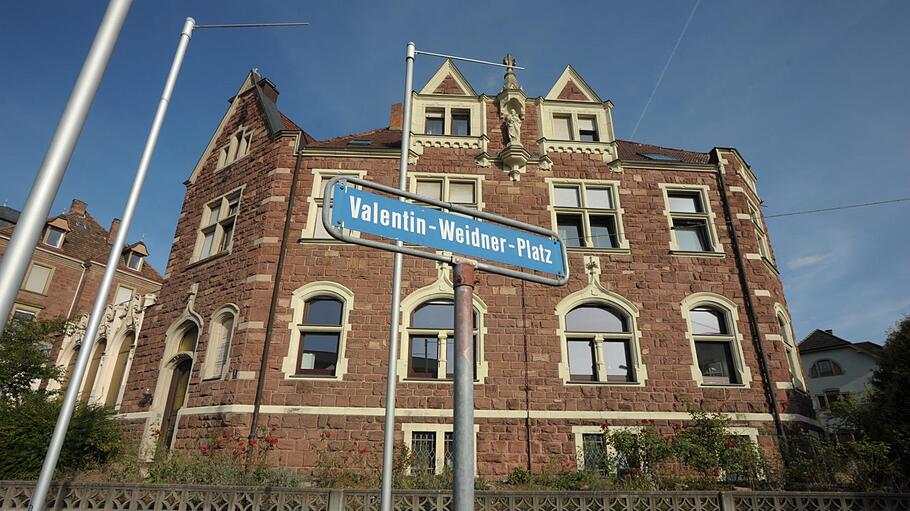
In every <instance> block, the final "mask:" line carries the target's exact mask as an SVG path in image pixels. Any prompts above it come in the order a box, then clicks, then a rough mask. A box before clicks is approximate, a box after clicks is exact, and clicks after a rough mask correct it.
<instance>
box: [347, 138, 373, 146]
mask: <svg viewBox="0 0 910 511" xmlns="http://www.w3.org/2000/svg"><path fill="white" fill-rule="evenodd" d="M372 143H373V140H372V139H369V138H355V139H353V140H351V141H350V142H348V145H358V146H367V145H370V144H372Z"/></svg>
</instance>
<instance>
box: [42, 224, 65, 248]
mask: <svg viewBox="0 0 910 511" xmlns="http://www.w3.org/2000/svg"><path fill="white" fill-rule="evenodd" d="M69 231H70V226H69V222H67V221H66V218H64V217H62V216H58V217H57V218H54V219H53V220H51V221H50V222H48V223H47V226H45V228H44V236H43V237H42V238H41V241H42V243H44V244H45V245H47V246H49V247H54V248H63V242H64V240H65V238H66V233H68V232H69Z"/></svg>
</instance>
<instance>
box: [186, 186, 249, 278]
mask: <svg viewBox="0 0 910 511" xmlns="http://www.w3.org/2000/svg"><path fill="white" fill-rule="evenodd" d="M239 211H240V190H237V191H235V192H231V193H229V194H227V195H222V196H221V197H219V198H217V199H215V200H214V201H212V202H210V203H208V204H206V205H205V208H204V210H203V212H202V224H201V226H200V227H199V235H198V241H197V248H196V257H195V260H197V261H198V260H200V259H205V258H208V257H213V256H216V255H219V254H224V253H227V252H229V251H230V250H231V247H232V246H233V243H234V227H235V226H236V223H237V213H238V212H239Z"/></svg>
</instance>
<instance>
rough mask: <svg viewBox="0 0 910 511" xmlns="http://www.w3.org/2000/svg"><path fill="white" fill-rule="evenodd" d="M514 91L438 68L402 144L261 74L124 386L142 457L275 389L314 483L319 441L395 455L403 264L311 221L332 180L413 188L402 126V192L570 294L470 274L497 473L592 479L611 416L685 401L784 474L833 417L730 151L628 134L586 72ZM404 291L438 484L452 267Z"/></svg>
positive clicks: (406, 414)
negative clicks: (301, 117)
mask: <svg viewBox="0 0 910 511" xmlns="http://www.w3.org/2000/svg"><path fill="white" fill-rule="evenodd" d="M504 78H505V80H504V84H503V87H502V89H501V90H500V91H498V92H494V93H492V94H483V93H477V92H475V91H474V89H473V87H472V86H471V85H470V84H469V83H468V82H467V80H466V79H465V78H464V76H463V75H462V74H461V73H460V72H459V71H458V68H457V67H456V66H455V64H454V63H453V62H451V61H446V62H444V63H443V65H442V66H441V67H440V68H439V70H438V71H437V72H436V74H435V75H434V76H433V77H432V78H430V80H429V81H428V82H427V83H426V84H425V85H424V86H423V87H421V88H420V90H418V91H414V92H413V116H412V119H411V123H410V125H409V126H403V124H404V121H403V119H402V109H401V106H400V105H393V106H392V109H391V115H390V119H389V125H388V126H386V127H379V128H376V129H372V130H369V131H365V132H362V133H356V134H349V135H344V136H339V137H334V138H331V139H328V140H324V141H318V140H315V139H314V138H313V137H311V136H310V135H308V134H307V133H306V132H304V131H303V130H302V129H301V128H300V126H299V125H298V124H297V123H294V122H291V121H290V120H289V119H288V118H287V116H285V115H283V114H281V112H280V111H279V110H278V107H277V98H278V90H277V88H276V87H275V84H273V83H272V82H271V81H269V80H268V79H266V78H263V77H262V76H260V75H259V74H258V72H256V71H252V72H250V73H249V74H248V75H247V76H246V77H245V79H244V81H243V83H242V84H241V86H240V88H239V90H238V91H237V93H236V94H235V95H234V96H233V97H232V98H231V99H230V100H229V105H228V107H227V111H226V112H225V114H224V116H223V117H222V119H221V120H220V122H219V123H218V125H217V128H216V130H215V132H214V134H213V135H212V137H211V139H210V141H209V143H208V145H207V147H206V149H205V151H204V152H203V154H202V155H201V157H200V159H199V161H198V163H197V164H196V165H195V167H194V168H193V169H192V171H191V172H190V177H189V179H187V181H186V183H185V185H186V195H185V198H184V203H183V208H182V211H181V213H180V217H179V220H178V224H177V229H176V233H175V238H174V243H173V246H172V249H171V254H170V257H169V259H168V266H167V270H166V273H165V282H164V285H163V287H162V289H161V292H160V293H159V300H158V304H157V305H156V306H155V307H153V308H152V309H150V312H149V314H148V317H147V318H146V327H144V328H143V331H142V333H141V334H140V340H139V342H138V348H137V352H136V357H135V360H136V363H135V364H133V366H132V369H131V371H130V372H129V379H128V382H127V385H126V390H125V392H124V393H123V397H122V405H121V408H120V411H121V414H120V417H121V418H122V420H123V422H124V424H125V425H126V426H127V427H128V428H131V429H132V430H133V431H134V432H135V433H136V434H137V436H139V435H140V434H141V435H142V437H143V453H144V454H145V455H146V456H151V455H152V453H154V451H155V450H160V449H171V448H175V449H193V448H195V446H198V445H199V441H200V440H201V439H203V438H209V437H211V436H212V435H216V436H217V435H223V436H225V437H231V436H233V435H239V436H241V437H246V435H248V434H249V433H250V430H249V428H250V421H251V415H252V413H253V410H254V407H255V405H256V404H257V403H256V402H255V399H256V395H257V387H259V385H261V389H262V394H261V396H262V400H261V401H260V403H259V404H261V405H262V407H261V409H260V411H261V417H260V419H259V420H260V422H259V425H260V426H266V425H268V426H270V427H273V428H276V430H277V432H276V433H274V434H275V435H278V436H279V437H281V439H282V444H281V445H282V446H283V447H282V448H281V450H280V451H276V452H274V453H272V454H270V456H273V459H274V461H275V462H276V463H279V464H281V465H283V466H288V467H292V468H296V469H300V470H310V469H312V468H314V466H315V465H316V464H317V463H318V452H319V450H320V448H321V447H320V446H321V445H322V444H321V442H323V441H324V436H323V435H324V433H325V432H326V431H332V432H333V433H334V435H336V436H334V437H333V438H337V439H339V440H340V441H344V442H346V443H347V444H348V445H359V446H363V448H364V449H369V450H371V451H373V452H375V453H378V452H380V451H381V449H382V446H381V444H382V438H383V434H382V420H381V417H382V415H383V412H384V410H383V406H384V402H385V396H384V395H383V393H384V390H385V383H386V375H387V371H388V367H387V363H388V362H387V360H388V344H387V343H388V332H389V312H390V310H389V309H390V306H391V303H390V290H391V282H390V280H391V266H392V256H391V255H390V254H388V253H384V252H379V251H376V250H373V249H368V248H366V247H362V246H357V245H351V244H346V243H341V242H339V241H337V240H335V239H334V238H331V237H330V236H329V235H328V234H327V233H326V231H325V229H324V228H323V224H322V221H321V214H320V213H321V211H322V210H323V207H324V206H325V202H324V199H323V195H322V194H323V189H324V185H325V183H326V182H327V181H328V180H329V179H331V178H332V177H334V176H339V175H341V176H357V177H361V178H363V179H367V180H370V181H374V182H378V183H380V184H383V185H387V186H393V187H397V185H398V174H399V150H400V147H401V141H402V130H403V129H409V130H410V132H411V133H412V134H413V136H412V137H411V146H410V147H409V148H408V152H407V154H408V162H409V171H408V179H409V181H408V183H407V186H408V189H409V190H411V191H412V192H416V193H417V194H419V195H423V196H426V197H433V198H437V199H441V200H443V201H448V202H452V203H457V204H460V205H462V206H465V207H469V208H474V209H479V210H483V211H486V212H490V213H494V214H500V215H504V216H508V217H511V218H514V219H516V220H519V221H523V222H526V223H530V224H534V225H540V226H544V227H547V228H550V229H552V230H554V231H556V232H558V233H559V234H560V235H561V236H562V238H563V239H564V240H565V242H566V244H567V246H568V260H569V264H570V267H571V279H570V281H569V283H568V285H567V286H565V287H561V288H551V287H545V286H542V285H538V284H531V283H522V282H519V281H517V280H513V279H507V278H504V277H501V276H496V275H490V274H484V273H481V272H478V284H477V286H476V289H475V296H474V298H475V301H474V308H475V318H476V320H475V325H476V329H475V351H476V358H475V368H474V369H475V374H476V377H477V382H476V385H475V387H474V389H475V390H474V392H475V394H474V396H475V404H476V417H477V421H476V424H477V429H476V439H477V444H476V445H477V462H478V465H477V471H478V473H479V474H480V475H482V476H503V475H505V474H507V473H508V472H509V471H510V470H512V469H513V468H514V467H516V466H521V467H527V468H534V469H536V468H540V467H542V466H544V465H546V464H547V463H549V462H550V461H551V457H552V456H554V455H558V456H563V457H564V458H565V459H564V460H563V461H565V462H569V463H577V464H578V465H581V466H583V465H584V463H585V459H593V458H596V457H597V453H596V452H588V451H589V450H591V449H593V450H595V451H596V450H597V449H599V448H600V449H602V448H603V445H604V444H603V435H602V430H601V426H600V425H601V424H602V423H603V422H605V421H609V423H610V427H614V426H616V427H624V428H627V429H628V430H630V431H635V430H636V428H639V427H640V425H641V423H642V422H641V421H654V423H655V424H656V426H657V427H658V428H659V429H660V430H661V431H662V432H664V433H666V434H671V433H672V431H673V426H674V425H678V424H679V423H681V422H684V421H686V420H688V419H689V418H690V415H689V410H690V409H691V407H693V406H696V407H698V408H700V409H702V410H705V411H709V412H718V413H724V414H727V416H729V417H730V418H731V420H733V421H734V422H733V425H734V426H735V427H736V430H735V431H736V432H737V433H736V434H739V435H744V436H749V437H750V438H751V439H753V440H754V441H755V442H757V443H758V444H759V445H760V446H761V448H762V449H764V450H765V451H767V452H768V453H769V454H771V455H772V456H773V457H775V458H776V457H778V456H779V454H780V453H779V450H778V448H779V446H778V444H777V439H778V436H777V435H776V434H775V430H776V428H778V426H779V428H780V431H785V430H791V429H799V428H803V427H807V426H808V427H813V426H814V425H817V423H816V422H815V420H814V417H813V411H812V407H811V404H810V403H809V399H808V395H807V394H806V392H805V385H804V383H803V381H804V378H803V375H802V371H801V369H800V365H799V358H798V355H797V352H796V346H795V342H794V340H793V335H792V328H791V326H790V316H789V313H788V311H787V304H786V299H785V297H784V292H783V287H782V285H781V281H780V275H779V273H778V271H777V267H776V264H775V262H774V256H773V253H772V251H771V246H770V242H769V237H768V233H767V231H766V228H765V225H764V221H763V217H762V212H761V209H760V208H759V205H760V204H761V198H760V197H759V195H758V191H757V188H756V177H755V175H754V174H753V171H752V169H751V168H750V167H749V165H748V164H747V163H746V162H745V161H744V160H743V158H742V157H741V156H740V154H739V152H738V151H737V150H735V149H731V148H720V147H716V148H713V149H711V150H710V151H706V152H699V151H686V150H681V149H671V148H666V147H660V146H655V145H649V144H643V143H637V142H630V141H624V140H617V139H616V137H615V134H614V131H613V119H612V108H613V105H612V103H611V102H610V101H605V100H603V99H601V98H600V97H599V96H598V95H597V93H596V92H595V91H594V90H593V89H592V88H591V87H590V86H589V85H588V84H586V83H585V81H584V80H583V79H582V78H581V76H580V75H579V74H578V73H577V72H576V71H575V70H574V69H573V68H572V67H571V66H569V67H566V68H565V70H564V71H563V72H562V74H561V75H560V76H559V77H558V78H557V79H556V81H555V82H554V84H553V86H552V87H551V88H550V90H549V91H547V92H546V93H545V94H544V95H542V96H537V97H529V96H527V95H526V94H525V92H524V91H523V89H522V87H521V86H520V85H519V84H518V81H517V77H516V76H515V74H514V73H512V72H509V73H507V74H506V76H505V77H504ZM342 100H343V99H341V98H339V101H342ZM213 124H214V122H213ZM279 268H282V270H281V271H280V272H279V270H278V269H279ZM401 288H402V300H401V310H400V321H401V338H400V343H401V344H400V346H401V348H400V350H399V353H398V357H397V360H394V361H393V363H394V364H395V367H396V371H397V378H398V380H399V383H398V394H397V403H398V407H399V409H398V417H399V420H398V423H397V426H396V432H395V439H396V441H397V442H403V443H404V444H406V445H407V446H408V447H409V448H410V449H411V451H412V452H415V453H418V458H419V459H418V462H417V463H416V464H415V466H412V470H421V471H425V472H428V473H433V472H437V473H438V472H441V471H443V470H444V467H445V466H446V456H447V453H448V452H449V450H448V449H447V445H448V444H449V442H448V440H449V439H451V431H452V369H453V359H454V350H453V344H452V327H451V312H452V292H453V290H452V276H451V272H450V269H449V268H448V267H447V266H446V265H437V264H435V263H433V262H430V261H427V260H424V259H418V258H415V257H405V258H404V269H403V279H402V283H401ZM396 312H397V311H396ZM266 346H268V350H266V348H265V347H266ZM266 351H267V352H268V355H267V357H266V355H265V353H266ZM264 357H266V358H265V359H264ZM261 367H262V368H265V372H260V368H261ZM260 382H261V383H260ZM576 455H577V457H576Z"/></svg>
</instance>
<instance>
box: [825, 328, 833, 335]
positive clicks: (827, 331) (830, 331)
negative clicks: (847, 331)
mask: <svg viewBox="0 0 910 511" xmlns="http://www.w3.org/2000/svg"><path fill="white" fill-rule="evenodd" d="M825 333H826V334H831V335H834V330H831V329H828V330H825Z"/></svg>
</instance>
